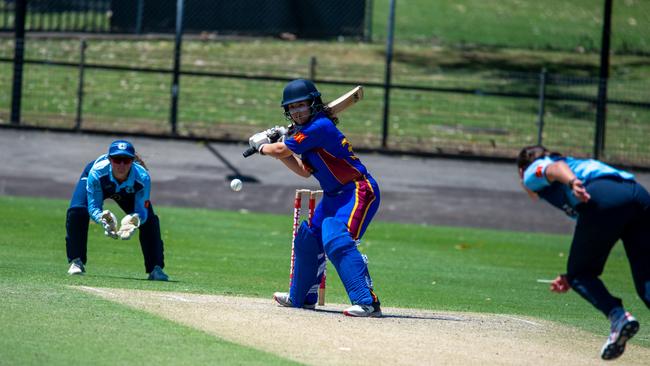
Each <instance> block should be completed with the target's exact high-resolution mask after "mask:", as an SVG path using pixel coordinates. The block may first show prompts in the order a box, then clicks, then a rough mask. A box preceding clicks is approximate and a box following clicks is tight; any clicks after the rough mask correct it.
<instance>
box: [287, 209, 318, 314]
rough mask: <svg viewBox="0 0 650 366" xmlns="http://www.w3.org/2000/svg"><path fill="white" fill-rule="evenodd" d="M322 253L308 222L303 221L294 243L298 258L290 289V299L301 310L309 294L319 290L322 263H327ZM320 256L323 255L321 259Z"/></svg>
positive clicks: (294, 266) (295, 262)
mask: <svg viewBox="0 0 650 366" xmlns="http://www.w3.org/2000/svg"><path fill="white" fill-rule="evenodd" d="M321 252H322V249H320V245H319V243H318V239H317V238H316V236H314V234H313V233H312V231H311V229H310V228H309V226H308V225H307V222H306V221H303V222H302V224H300V227H299V228H298V232H297V233H296V240H295V242H294V254H295V256H296V258H295V261H294V265H293V281H292V282H291V287H290V288H289V298H291V303H292V305H293V306H294V307H296V308H301V307H302V306H303V305H304V304H305V299H306V297H307V294H308V293H310V292H315V291H316V290H317V288H318V283H320V281H319V278H318V277H319V276H318V275H319V267H320V263H324V261H325V258H324V257H325V256H324V255H322V253H321ZM319 254H321V255H320V258H319ZM321 275H322V273H321ZM310 290H313V291H310ZM311 297H313V296H311ZM309 300H313V303H315V302H316V301H315V300H314V299H311V298H310V299H309ZM310 303H311V302H310Z"/></svg>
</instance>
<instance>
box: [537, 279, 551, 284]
mask: <svg viewBox="0 0 650 366" xmlns="http://www.w3.org/2000/svg"><path fill="white" fill-rule="evenodd" d="M537 282H539V283H553V280H544V279H541V278H539V279H537Z"/></svg>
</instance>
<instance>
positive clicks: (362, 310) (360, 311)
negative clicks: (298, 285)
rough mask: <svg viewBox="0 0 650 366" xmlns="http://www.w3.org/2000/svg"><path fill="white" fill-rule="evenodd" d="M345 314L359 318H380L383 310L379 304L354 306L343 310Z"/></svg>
mask: <svg viewBox="0 0 650 366" xmlns="http://www.w3.org/2000/svg"><path fill="white" fill-rule="evenodd" d="M343 314H345V315H347V316H354V317H359V318H367V317H371V318H380V317H381V308H380V307H379V303H372V304H370V305H352V306H350V307H349V308H347V309H345V310H343Z"/></svg>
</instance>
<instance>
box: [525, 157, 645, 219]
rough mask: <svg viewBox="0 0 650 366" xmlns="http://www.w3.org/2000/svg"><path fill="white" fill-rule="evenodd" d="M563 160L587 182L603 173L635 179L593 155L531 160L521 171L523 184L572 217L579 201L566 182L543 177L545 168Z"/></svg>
mask: <svg viewBox="0 0 650 366" xmlns="http://www.w3.org/2000/svg"><path fill="white" fill-rule="evenodd" d="M560 160H563V161H564V162H565V163H566V164H567V165H568V166H569V168H570V169H571V171H572V172H573V173H574V174H575V175H576V177H577V178H578V179H580V180H581V181H582V183H583V184H584V185H585V186H587V185H589V183H590V182H591V181H593V180H594V179H598V178H603V177H617V178H619V179H623V180H634V175H633V174H630V173H628V172H626V171H623V170H619V169H616V168H613V167H611V166H609V165H607V164H605V163H602V162H600V161H598V160H593V159H575V158H572V157H561V156H557V157H551V156H547V157H543V158H539V159H537V160H535V161H533V163H532V164H530V166H529V167H528V168H526V170H525V171H524V185H525V186H526V187H527V188H528V189H530V190H531V191H533V192H536V193H537V194H539V196H540V197H541V198H543V199H544V200H546V201H548V202H549V203H550V204H552V205H553V206H555V207H558V208H559V209H561V210H563V211H564V212H566V214H567V215H569V216H571V217H577V215H578V214H577V211H576V210H575V209H576V206H577V205H578V204H579V203H581V202H580V201H579V200H578V199H577V198H576V196H574V195H573V192H572V190H571V188H569V186H567V185H566V184H561V183H559V182H553V183H551V182H549V181H548V179H546V168H547V167H548V166H549V165H551V164H553V163H555V162H556V161H560Z"/></svg>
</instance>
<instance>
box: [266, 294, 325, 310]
mask: <svg viewBox="0 0 650 366" xmlns="http://www.w3.org/2000/svg"><path fill="white" fill-rule="evenodd" d="M273 300H275V302H277V303H278V304H280V306H286V307H288V308H290V307H293V303H292V302H291V299H290V298H289V293H288V292H275V293H273ZM302 308H303V309H310V310H313V309H316V304H303V305H302Z"/></svg>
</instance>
